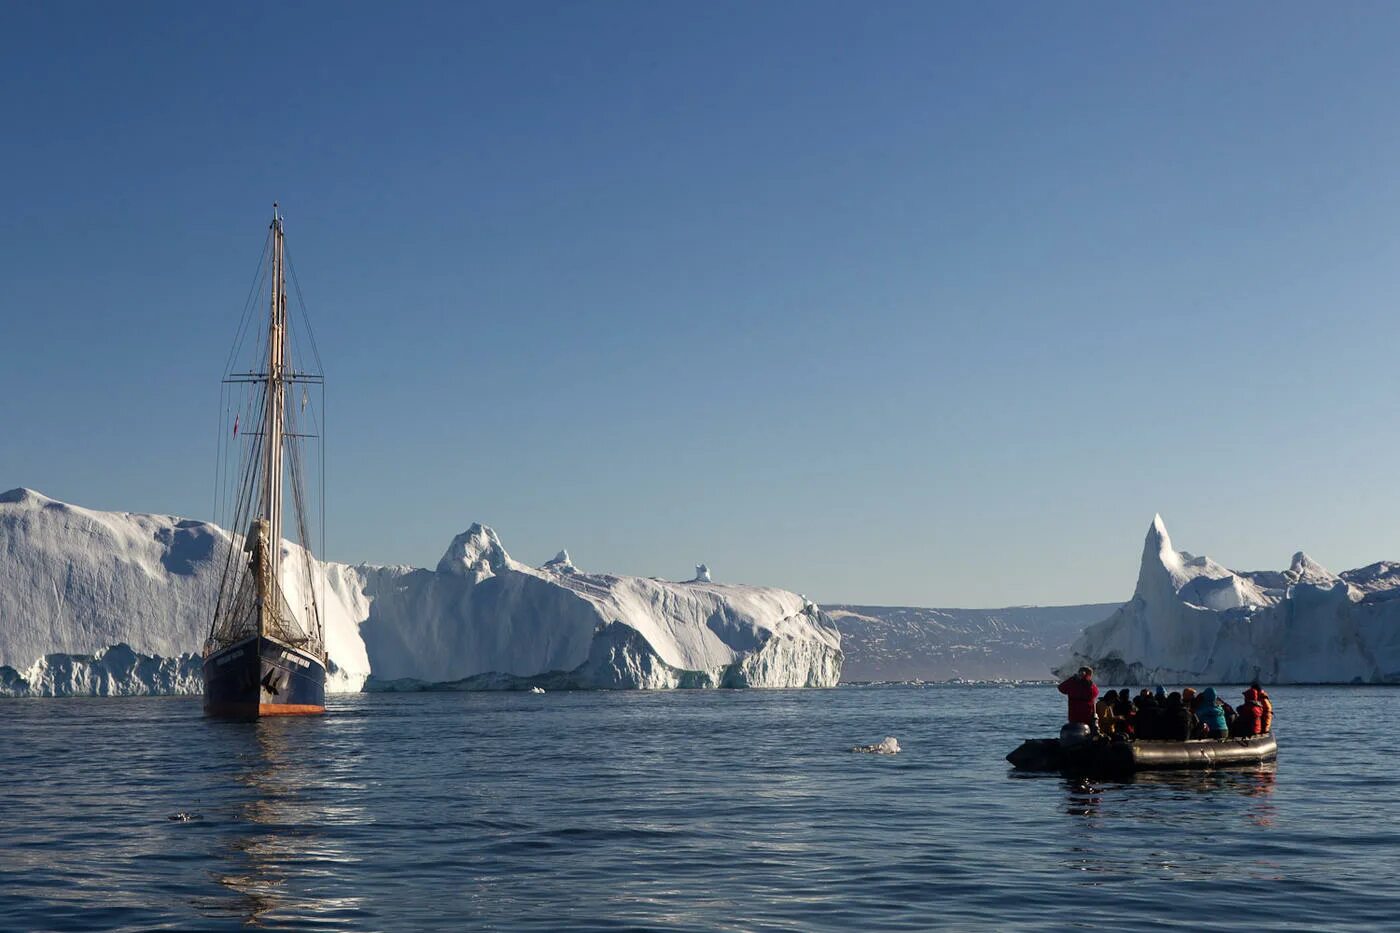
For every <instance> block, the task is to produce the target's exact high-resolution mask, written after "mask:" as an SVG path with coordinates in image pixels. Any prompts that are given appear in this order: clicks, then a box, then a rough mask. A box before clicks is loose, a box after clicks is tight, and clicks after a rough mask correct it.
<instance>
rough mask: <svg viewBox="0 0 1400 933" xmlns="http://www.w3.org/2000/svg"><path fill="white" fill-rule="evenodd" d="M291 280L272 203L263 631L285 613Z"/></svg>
mask: <svg viewBox="0 0 1400 933" xmlns="http://www.w3.org/2000/svg"><path fill="white" fill-rule="evenodd" d="M286 361H287V281H286V275H285V271H284V267H283V252H282V218H281V216H280V215H279V214H278V213H277V205H276V204H273V205H272V312H271V315H270V316H269V321H268V330H267V415H266V422H265V423H264V424H263V451H264V457H263V490H264V496H263V516H262V517H263V519H264V520H265V521H266V522H267V575H268V586H267V587H266V589H265V590H264V592H265V593H266V594H267V599H266V600H265V601H264V604H263V606H262V611H261V612H259V613H258V619H259V623H260V625H259V628H260V634H265V633H266V631H267V621H268V615H269V614H271V615H272V616H273V617H274V618H276V617H277V616H279V615H280V614H281V612H282V607H281V605H280V602H281V600H280V599H278V598H277V594H280V593H281V592H282V434H283V430H284V425H283V421H284V419H285V417H286V407H285V405H284V404H283V399H284V395H285V393H286V383H285V368H286ZM269 601H270V602H271V605H268V602H269Z"/></svg>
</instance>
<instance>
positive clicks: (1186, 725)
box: [1060, 668, 1274, 742]
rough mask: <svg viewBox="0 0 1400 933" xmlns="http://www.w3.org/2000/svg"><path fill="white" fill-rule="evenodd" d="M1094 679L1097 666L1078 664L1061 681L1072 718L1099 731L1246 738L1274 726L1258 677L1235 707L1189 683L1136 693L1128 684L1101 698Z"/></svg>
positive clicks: (1171, 738) (1212, 690)
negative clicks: (1177, 689) (1076, 669)
mask: <svg viewBox="0 0 1400 933" xmlns="http://www.w3.org/2000/svg"><path fill="white" fill-rule="evenodd" d="M1093 677H1094V672H1093V670H1091V669H1090V668H1080V670H1079V673H1078V674H1076V675H1075V676H1074V677H1071V678H1069V679H1068V680H1066V681H1065V682H1064V683H1062V684H1060V692H1061V693H1063V694H1066V695H1067V696H1068V697H1069V720H1070V722H1082V723H1085V724H1086V725H1088V726H1089V727H1090V729H1091V730H1092V731H1096V732H1098V733H1099V734H1100V735H1106V736H1110V737H1118V738H1123V739H1153V740H1158V741H1162V740H1166V741H1178V742H1182V741H1185V740H1187V739H1225V738H1248V737H1250V736H1253V735H1263V734H1264V733H1266V732H1268V731H1270V730H1271V729H1272V728H1273V724H1274V723H1273V720H1274V706H1273V703H1272V702H1270V700H1269V695H1268V694H1267V693H1265V692H1264V688H1263V687H1261V686H1259V682H1258V681H1257V680H1256V681H1255V682H1254V683H1252V684H1250V685H1249V687H1248V689H1246V690H1245V691H1244V702H1243V703H1241V704H1240V706H1239V707H1238V708H1236V707H1233V706H1231V705H1230V704H1229V703H1226V702H1225V701H1224V700H1223V699H1222V698H1220V697H1219V696H1217V695H1216V692H1215V688H1214V687H1206V688H1205V689H1204V690H1202V691H1200V692H1199V693H1197V692H1196V690H1195V689H1193V688H1191V687H1186V688H1184V689H1183V690H1182V691H1181V692H1180V693H1177V692H1175V691H1173V692H1171V693H1167V692H1166V690H1165V689H1163V688H1162V687H1157V689H1156V690H1149V689H1147V688H1143V689H1142V690H1140V691H1139V692H1138V695H1137V696H1132V695H1130V693H1129V691H1128V690H1127V688H1124V689H1122V690H1110V691H1108V692H1107V693H1105V694H1103V695H1102V696H1099V689H1098V686H1097V685H1096V684H1095V683H1094V680H1093ZM1096 698H1097V702H1095V699H1096Z"/></svg>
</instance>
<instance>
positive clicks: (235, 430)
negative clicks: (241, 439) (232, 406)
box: [233, 415, 238, 437]
mask: <svg viewBox="0 0 1400 933" xmlns="http://www.w3.org/2000/svg"><path fill="white" fill-rule="evenodd" d="M233 436H234V437H237V436H238V416H237V415H234V416H233Z"/></svg>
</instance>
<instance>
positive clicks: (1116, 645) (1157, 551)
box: [1056, 515, 1400, 685]
mask: <svg viewBox="0 0 1400 933" xmlns="http://www.w3.org/2000/svg"><path fill="white" fill-rule="evenodd" d="M1070 652H1071V657H1070V659H1069V660H1068V661H1067V662H1066V663H1064V664H1063V665H1062V666H1061V667H1060V668H1058V669H1057V670H1056V674H1057V675H1060V676H1064V675H1065V674H1067V672H1069V671H1072V670H1074V669H1075V668H1077V667H1079V666H1080V665H1083V664H1087V665H1089V666H1090V667H1093V668H1094V670H1095V678H1096V679H1097V680H1099V681H1100V682H1103V683H1109V684H1129V685H1149V684H1156V683H1162V684H1180V683H1193V682H1194V683H1212V682H1213V683H1247V682H1249V681H1251V680H1254V679H1256V678H1257V679H1258V680H1260V681H1262V682H1265V683H1275V684H1276V683H1373V684H1374V683H1400V565H1397V564H1393V563H1389V562H1380V563H1375V564H1371V565H1369V566H1367V567H1362V568H1360V569H1358V570H1349V571H1345V572H1343V573H1340V574H1334V573H1332V572H1331V571H1329V570H1327V569H1326V568H1325V567H1323V566H1322V565H1321V564H1319V563H1317V562H1316V561H1314V560H1313V559H1312V558H1310V557H1308V555H1307V554H1304V553H1302V552H1299V553H1297V554H1295V555H1294V556H1293V559H1292V561H1291V562H1290V564H1289V567H1288V569H1287V570H1283V571H1235V570H1230V569H1228V568H1226V567H1224V566H1222V565H1221V564H1218V563H1216V562H1215V561H1213V560H1211V559H1210V558H1209V557H1197V556H1195V555H1192V554H1190V553H1188V552H1186V551H1178V550H1176V549H1175V548H1174V547H1173V546H1172V541H1171V537H1170V536H1169V535H1168V534H1167V528H1166V525H1165V523H1163V521H1162V517H1161V516H1160V515H1158V516H1155V517H1154V518H1153V520H1152V525H1151V527H1149V528H1148V530H1147V539H1146V541H1145V542H1144V544H1143V551H1142V564H1141V567H1140V569H1139V571H1138V581H1137V588H1136V590H1135V591H1134V593H1133V598H1132V599H1131V600H1129V601H1128V602H1127V603H1125V604H1124V605H1123V606H1122V607H1120V608H1119V609H1118V610H1117V611H1116V612H1114V613H1113V614H1112V615H1111V616H1109V617H1108V618H1107V619H1105V620H1104V621H1102V622H1099V623H1097V624H1095V625H1091V626H1089V627H1088V628H1087V629H1085V630H1084V633H1083V634H1082V635H1081V636H1080V637H1079V639H1078V640H1077V641H1075V643H1074V644H1073V645H1072V646H1071V649H1070Z"/></svg>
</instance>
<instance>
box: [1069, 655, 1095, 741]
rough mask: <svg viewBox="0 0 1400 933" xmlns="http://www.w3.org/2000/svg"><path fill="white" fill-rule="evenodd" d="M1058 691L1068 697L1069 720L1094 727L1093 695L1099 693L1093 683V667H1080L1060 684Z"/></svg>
mask: <svg viewBox="0 0 1400 933" xmlns="http://www.w3.org/2000/svg"><path fill="white" fill-rule="evenodd" d="M1060 692H1061V693H1063V694H1064V695H1065V696H1067V697H1069V721H1070V722H1082V723H1084V725H1086V726H1088V727H1089V728H1090V729H1093V728H1094V725H1095V722H1094V697H1096V696H1098V695H1099V688H1098V685H1097V684H1095V683H1094V669H1093V668H1091V667H1081V668H1080V669H1079V673H1077V674H1075V675H1074V676H1073V677H1070V678H1068V679H1067V680H1065V682H1064V683H1062V684H1060Z"/></svg>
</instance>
